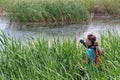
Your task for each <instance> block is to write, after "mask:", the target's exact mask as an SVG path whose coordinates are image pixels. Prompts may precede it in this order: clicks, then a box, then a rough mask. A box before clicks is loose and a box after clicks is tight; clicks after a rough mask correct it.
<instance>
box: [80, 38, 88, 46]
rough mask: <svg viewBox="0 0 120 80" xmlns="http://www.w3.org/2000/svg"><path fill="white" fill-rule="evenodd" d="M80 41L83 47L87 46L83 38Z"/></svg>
mask: <svg viewBox="0 0 120 80" xmlns="http://www.w3.org/2000/svg"><path fill="white" fill-rule="evenodd" d="M80 43H81V44H83V45H84V46H85V47H87V45H86V43H85V42H84V40H82V39H81V40H80Z"/></svg>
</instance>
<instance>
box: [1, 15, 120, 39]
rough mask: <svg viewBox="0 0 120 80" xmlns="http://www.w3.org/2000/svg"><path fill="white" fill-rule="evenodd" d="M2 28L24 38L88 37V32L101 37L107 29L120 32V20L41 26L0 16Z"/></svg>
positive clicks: (14, 35)
mask: <svg viewBox="0 0 120 80" xmlns="http://www.w3.org/2000/svg"><path fill="white" fill-rule="evenodd" d="M0 29H1V30H3V31H4V32H5V33H9V34H10V35H11V36H12V37H15V38H17V39H21V40H24V39H25V38H26V37H30V36H32V37H36V36H40V37H41V38H42V37H43V36H44V37H45V38H47V39H48V40H51V39H53V35H54V37H60V38H62V37H64V38H68V37H70V38H75V37H76V38H77V40H79V39H80V38H84V39H85V38H86V35H87V34H88V33H94V34H95V35H96V36H97V38H98V39H99V38H100V35H99V33H100V32H102V31H105V30H107V29H110V30H112V29H115V30H117V31H118V32H119V30H120V20H111V19H110V20H109V19H105V20H93V21H92V22H90V23H89V24H73V25H64V26H46V27H45V26H40V25H39V24H18V23H15V22H13V23H10V21H9V19H8V18H7V17H5V16H0Z"/></svg>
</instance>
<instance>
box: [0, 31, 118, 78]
mask: <svg viewBox="0 0 120 80" xmlns="http://www.w3.org/2000/svg"><path fill="white" fill-rule="evenodd" d="M0 43H1V44H0V79H1V80H10V79H12V80H21V79H22V80H25V79H26V80H31V79H42V80H44V79H48V80H56V79H57V80H61V79H62V80H63V79H65V80H80V79H83V80H85V79H90V78H92V79H93V80H95V79H97V80H107V79H117V80H118V79H119V78H120V76H119V74H118V73H120V69H119V67H120V63H119V62H120V58H119V56H120V54H119V53H120V50H119V48H120V36H119V35H118V34H117V33H115V34H112V33H111V32H108V33H107V34H106V35H103V34H102V35H101V46H102V47H104V49H105V53H104V54H102V55H101V61H102V62H101V67H100V70H98V71H96V72H94V71H91V72H90V73H89V71H88V69H87V66H89V65H87V64H86V63H85V62H84V58H85V53H86V50H85V49H84V47H82V46H81V45H80V44H79V43H77V42H76V39H74V40H69V39H68V40H65V39H64V38H63V39H62V42H61V41H59V39H57V40H56V39H55V40H54V41H53V42H52V43H51V45H50V46H49V43H48V41H47V40H45V39H44V38H43V39H40V38H39V37H38V38H36V39H33V38H31V39H30V41H27V42H26V43H25V44H23V43H22V42H21V41H19V40H16V39H14V38H9V37H6V35H5V34H4V33H1V34H0ZM83 71H84V72H85V75H84V76H83V75H82V74H83Z"/></svg>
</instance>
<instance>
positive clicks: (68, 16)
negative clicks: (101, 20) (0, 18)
mask: <svg viewBox="0 0 120 80" xmlns="http://www.w3.org/2000/svg"><path fill="white" fill-rule="evenodd" d="M3 2H4V1H3ZM6 2H7V1H6ZM11 2H13V3H10V2H8V5H7V6H6V11H8V12H9V13H10V15H11V17H12V18H13V19H16V20H18V21H20V22H41V23H80V22H84V21H85V22H86V21H88V20H89V14H88V11H87V9H86V8H85V7H83V6H82V5H81V4H80V3H79V2H78V1H73V0H67V1H64V0H35V1H33V0H30V1H28V0H26V1H24V0H17V1H14V0H12V1H11ZM3 4H4V3H3Z"/></svg>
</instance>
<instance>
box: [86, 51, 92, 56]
mask: <svg viewBox="0 0 120 80" xmlns="http://www.w3.org/2000/svg"><path fill="white" fill-rule="evenodd" d="M90 53H91V50H90V49H88V50H87V54H86V56H88V57H90Z"/></svg>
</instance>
